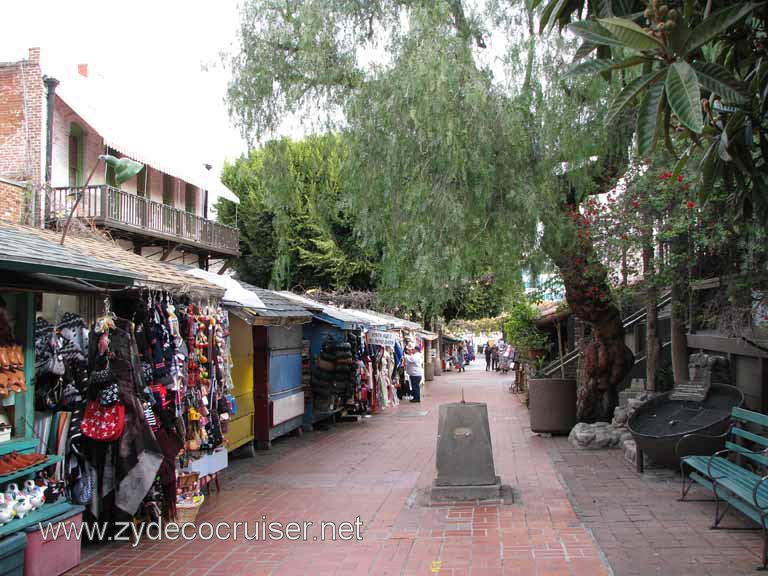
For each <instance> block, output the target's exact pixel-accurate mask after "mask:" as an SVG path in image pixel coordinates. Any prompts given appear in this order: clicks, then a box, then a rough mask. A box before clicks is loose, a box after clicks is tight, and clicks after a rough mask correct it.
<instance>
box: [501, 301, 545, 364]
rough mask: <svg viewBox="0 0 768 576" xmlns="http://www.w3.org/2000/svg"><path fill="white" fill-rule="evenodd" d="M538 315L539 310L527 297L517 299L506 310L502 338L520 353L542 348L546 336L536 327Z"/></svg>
mask: <svg viewBox="0 0 768 576" xmlns="http://www.w3.org/2000/svg"><path fill="white" fill-rule="evenodd" d="M540 317H541V314H540V313H539V311H538V310H537V309H536V307H534V306H533V305H532V304H531V303H530V302H528V300H527V299H525V298H520V299H518V300H517V301H515V302H514V303H513V304H512V305H511V306H510V308H509V310H508V311H507V318H506V320H505V321H504V339H505V340H506V341H507V342H509V343H510V344H512V346H514V347H515V349H516V350H518V352H521V353H522V354H526V353H527V352H528V351H529V350H537V349H541V348H544V346H546V344H547V336H546V334H544V333H543V332H541V331H540V330H539V329H538V328H536V321H537V320H538V319H539V318H540Z"/></svg>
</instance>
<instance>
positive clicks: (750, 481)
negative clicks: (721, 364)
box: [678, 408, 768, 569]
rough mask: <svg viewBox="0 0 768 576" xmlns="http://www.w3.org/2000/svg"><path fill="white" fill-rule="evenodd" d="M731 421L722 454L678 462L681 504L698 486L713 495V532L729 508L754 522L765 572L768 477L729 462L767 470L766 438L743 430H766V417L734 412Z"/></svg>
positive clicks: (695, 457)
mask: <svg viewBox="0 0 768 576" xmlns="http://www.w3.org/2000/svg"><path fill="white" fill-rule="evenodd" d="M731 419H732V421H733V422H732V424H731V427H730V429H729V430H728V432H727V433H726V434H725V435H724V439H725V449H724V450H720V451H718V452H716V453H715V454H713V455H711V456H683V457H682V458H681V459H680V472H681V473H682V476H683V487H682V500H685V496H686V495H687V494H688V491H689V490H690V489H691V486H693V484H694V483H697V484H700V485H702V486H704V487H706V488H708V489H709V490H710V491H711V492H712V493H713V494H714V495H715V503H716V504H715V523H714V525H713V526H712V528H718V527H720V522H721V521H722V519H723V517H724V516H725V514H726V512H728V510H729V509H730V508H735V509H736V510H738V511H739V512H741V513H742V514H744V515H745V516H748V517H749V518H751V519H752V520H754V521H755V522H757V523H758V524H759V525H760V528H761V529H762V531H763V566H762V568H763V569H765V568H766V566H767V565H768V476H761V475H759V474H757V473H755V472H753V471H752V470H750V469H748V468H746V467H744V466H742V465H740V463H737V462H734V461H733V460H732V458H735V459H737V460H739V461H740V462H741V463H743V464H746V463H747V462H749V463H752V464H753V465H755V464H756V465H757V466H758V467H765V466H768V437H764V436H761V435H759V434H755V433H754V432H751V431H750V430H747V429H746V426H747V425H750V424H752V425H757V426H761V427H765V428H768V416H766V415H765V414H760V413H759V412H751V411H749V410H744V409H743V408H734V409H733V411H732V412H731ZM689 436H691V437H693V436H695V434H691V435H686V436H684V437H683V438H682V439H681V440H680V442H679V443H678V447H679V446H680V443H682V442H683V441H684V440H685V439H686V438H687V437H689ZM678 453H679V452H678ZM687 471H688V474H687V475H686V472H687ZM721 509H722V510H721Z"/></svg>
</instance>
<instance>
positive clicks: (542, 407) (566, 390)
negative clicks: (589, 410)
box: [528, 378, 576, 434]
mask: <svg viewBox="0 0 768 576" xmlns="http://www.w3.org/2000/svg"><path fill="white" fill-rule="evenodd" d="M528 410H529V412H530V416H531V430H532V431H533V432H546V433H549V434H568V433H569V432H570V431H571V428H573V427H574V426H575V425H576V380H575V379H573V378H531V379H530V380H528Z"/></svg>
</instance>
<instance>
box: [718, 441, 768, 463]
mask: <svg viewBox="0 0 768 576" xmlns="http://www.w3.org/2000/svg"><path fill="white" fill-rule="evenodd" d="M725 447H726V448H728V450H732V451H733V452H738V453H739V454H741V455H742V456H746V457H747V458H749V459H750V460H754V461H755V462H757V463H758V464H762V465H763V466H768V457H766V456H764V455H763V454H760V453H758V452H753V451H752V450H750V449H748V448H744V446H739V445H738V444H734V443H733V442H726V443H725Z"/></svg>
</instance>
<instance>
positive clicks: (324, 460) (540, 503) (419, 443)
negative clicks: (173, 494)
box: [71, 370, 753, 576]
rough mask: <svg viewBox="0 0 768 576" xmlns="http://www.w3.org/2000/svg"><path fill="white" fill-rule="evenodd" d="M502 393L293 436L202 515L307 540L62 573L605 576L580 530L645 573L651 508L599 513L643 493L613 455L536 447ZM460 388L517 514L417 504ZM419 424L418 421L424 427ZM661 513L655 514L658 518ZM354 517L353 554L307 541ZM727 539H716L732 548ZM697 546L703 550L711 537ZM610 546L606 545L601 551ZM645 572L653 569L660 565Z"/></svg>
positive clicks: (453, 387)
mask: <svg viewBox="0 0 768 576" xmlns="http://www.w3.org/2000/svg"><path fill="white" fill-rule="evenodd" d="M507 380H508V379H505V378H502V377H500V376H497V375H495V374H492V373H491V374H488V373H486V372H485V371H482V370H479V371H477V370H470V371H468V372H466V373H464V374H452V375H450V374H449V375H445V376H442V377H439V378H437V379H436V380H435V381H434V382H432V383H430V391H429V394H428V396H427V397H426V398H425V400H424V401H423V402H422V404H421V405H411V404H403V405H401V406H400V407H395V408H390V409H388V410H386V411H384V412H382V413H381V414H377V415H375V416H373V417H371V418H366V419H363V420H362V421H361V422H358V423H344V424H338V425H337V426H335V427H332V428H331V429H330V430H326V431H315V432H311V433H306V434H304V435H303V436H302V437H289V438H286V439H284V440H281V441H278V442H276V443H275V447H274V448H273V450H272V451H271V452H270V453H267V454H264V453H257V455H256V456H255V457H254V458H246V459H240V460H233V461H231V462H230V468H229V469H228V471H227V473H226V476H225V478H224V481H223V483H222V488H223V490H222V492H221V493H220V494H215V493H214V494H213V495H212V496H211V497H210V498H209V499H208V501H207V502H206V504H205V506H204V508H203V510H202V511H201V513H200V515H199V516H198V523H200V522H211V523H216V522H230V523H233V522H242V521H251V522H254V521H257V520H260V519H261V518H262V517H266V519H267V521H276V522H282V523H287V522H291V521H298V522H313V526H312V529H311V531H310V532H309V536H310V537H309V539H308V541H288V540H282V541H267V542H264V541H246V540H244V539H242V538H241V539H239V540H236V541H235V540H232V539H230V540H226V541H217V540H215V539H212V540H209V541H204V540H201V539H196V540H194V541H191V542H182V541H177V542H168V541H163V542H146V541H145V542H142V543H141V544H140V545H139V546H138V547H136V548H132V547H130V546H128V545H114V544H113V545H105V546H102V547H100V548H99V549H97V550H95V551H90V552H89V553H88V554H87V556H86V558H85V560H84V561H83V563H81V565H80V566H79V567H78V569H76V570H75V571H72V572H71V573H72V574H94V575H95V574H104V575H106V574H113V575H119V574H130V575H132V576H139V575H141V576H149V575H158V576H159V575H162V576H172V575H182V574H183V575H186V574H190V575H192V574H194V575H200V576H203V575H210V576H216V575H221V576H225V575H226V576H232V575H235V574H247V575H261V574H270V575H318V576H321V575H339V576H352V575H363V574H366V575H373V576H385V575H390V574H392V575H394V574H397V575H433V574H439V575H441V576H470V575H471V576H479V575H494V576H496V575H512V574H519V575H540V576H544V575H560V574H562V575H585V576H587V575H589V576H593V575H594V576H599V575H602V574H609V573H610V572H609V568H608V567H607V565H606V564H605V563H604V561H603V560H602V559H601V558H602V556H601V553H600V552H599V550H598V547H597V545H596V543H595V540H594V538H593V536H592V535H591V533H590V530H589V528H592V529H594V531H595V534H596V535H597V536H598V538H599V539H601V542H602V537H603V535H605V536H606V537H608V536H610V537H613V538H615V540H614V541H615V542H617V543H622V546H624V544H623V543H624V542H626V543H627V545H626V546H625V547H623V548H619V547H618V544H617V546H614V547H613V548H611V546H610V545H608V546H604V547H605V549H606V553H607V554H608V556H609V558H611V560H612V561H613V562H614V563H615V567H616V573H617V574H624V573H626V574H630V573H634V572H629V571H627V572H623V571H622V569H623V568H624V567H625V565H626V567H631V566H636V565H639V566H643V565H644V564H642V563H640V564H632V563H631V562H630V558H624V557H623V555H624V554H627V552H625V550H630V549H631V548H630V546H629V543H630V542H634V543H635V544H642V545H641V546H638V547H637V548H636V550H637V553H636V554H634V553H633V558H634V557H638V558H639V557H640V556H642V555H645V557H646V558H647V560H648V561H649V562H653V561H654V560H653V558H654V557H653V556H651V554H653V552H650V551H649V550H650V547H651V546H653V545H654V544H655V543H656V539H655V538H654V537H652V536H653V530H654V529H655V528H657V526H656V524H654V525H649V526H648V527H647V528H648V529H647V530H646V531H645V532H642V531H641V528H645V527H644V526H642V525H641V523H642V522H644V521H646V520H645V519H646V518H647V517H649V516H652V514H653V510H655V508H653V505H652V503H651V498H650V496H649V497H647V498H646V499H645V500H644V502H645V504H638V506H637V508H636V509H632V508H626V507H622V506H619V505H610V506H609V505H608V504H607V503H609V502H611V500H610V499H611V498H613V494H614V492H615V491H617V490H619V491H621V492H622V493H626V492H627V491H629V490H646V483H645V482H643V481H641V480H638V479H637V478H636V476H633V475H634V472H632V471H631V470H630V469H629V468H627V467H626V466H624V465H623V464H622V463H621V462H620V461H616V460H615V459H611V458H612V457H613V456H604V455H587V456H582V455H581V454H577V453H575V452H572V451H569V450H568V445H567V443H565V442H564V441H561V440H560V439H546V438H539V437H537V436H536V435H533V434H531V432H530V429H529V426H528V412H527V410H526V409H525V408H524V407H522V406H521V405H520V402H519V400H518V398H517V397H516V396H514V395H512V394H510V393H509V392H508V391H507V390H506V388H505V383H506V381H507ZM462 388H463V391H464V395H465V398H466V400H467V401H483V402H486V403H487V404H488V410H489V415H490V419H491V431H492V439H493V448H494V456H495V464H496V472H497V474H499V475H500V476H501V478H502V481H503V482H505V483H507V484H510V485H511V486H512V488H513V489H514V492H515V495H516V500H515V503H513V504H503V503H500V502H496V503H486V504H485V505H477V506H473V505H452V506H438V507H430V506H426V505H424V499H423V491H424V490H425V489H426V488H428V487H429V485H430V484H431V482H432V480H433V478H434V470H435V443H436V433H437V408H438V406H439V405H440V404H442V403H445V402H453V401H458V400H460V398H461V393H462V392H461V390H462ZM419 411H422V412H423V411H426V412H427V413H426V414H425V415H422V414H420V413H419ZM580 458H586V460H580ZM553 459H554V460H555V464H553ZM601 466H604V467H605V470H601V469H600V467H601ZM558 472H559V473H560V474H561V475H562V477H564V478H565V479H566V480H567V481H568V483H569V485H571V484H573V485H572V486H571V489H572V491H573V497H574V499H575V500H574V501H575V502H576V503H577V507H578V508H579V512H580V514H581V516H580V515H577V513H576V512H574V508H573V506H572V505H571V502H570V501H569V497H568V492H567V490H566V489H565V487H564V486H563V484H562V483H561V481H560V479H559V476H558ZM590 475H591V476H590ZM617 475H619V480H617V478H616V476H617ZM595 481H597V482H598V484H597V485H596V487H592V485H591V484H590V482H595ZM594 490H597V491H598V492H599V494H601V498H603V499H604V501H603V500H601V501H600V502H605V505H603V504H601V505H599V506H593V507H592V508H589V506H587V505H586V503H585V500H584V498H586V496H585V494H589V493H593V492H594ZM669 494H671V492H669ZM654 495H655V497H658V498H665V499H666V500H668V501H669V503H670V504H669V505H670V506H672V505H673V503H674V496H673V495H672V496H669V495H668V493H667V491H666V489H665V490H663V491H657V492H654ZM593 504H594V503H593ZM666 506H667V504H665V503H662V504H659V509H660V510H663V509H665V507H666ZM694 506H695V505H694ZM649 510H650V512H649ZM685 510H689V508H686V509H685ZM691 510H693V509H691ZM620 511H621V513H622V514H625V515H626V520H625V521H626V522H627V524H628V525H627V526H626V527H621V526H616V527H614V526H613V525H612V524H611V523H612V522H614V517H613V516H611V514H614V513H615V514H616V515H618V514H619V512H620ZM630 512H632V514H630ZM635 512H636V514H635ZM590 513H591V514H592V515H591V516H590ZM596 513H599V514H600V516H599V521H598V520H596V519H595V518H596V517H595V516H594V514H596ZM604 513H605V517H604V516H603V514H604ZM357 516H359V517H360V518H361V520H362V522H363V539H362V541H349V542H341V541H336V542H329V541H324V542H321V541H313V538H312V537H313V536H319V530H318V527H319V525H320V522H322V521H337V522H343V521H348V522H352V521H354V520H355V518H356V517H357ZM673 516H675V518H672V517H669V516H668V517H667V519H666V520H661V519H658V518H657V519H656V520H653V522H656V523H657V524H659V525H662V526H663V522H669V523H671V524H670V525H669V528H670V529H671V528H674V522H675V521H676V520H677V521H679V519H680V516H679V513H676V514H675V515H673ZM622 518H624V517H622ZM654 518H655V517H654ZM702 518H703V515H702ZM648 521H651V520H648ZM618 522H619V520H618V519H616V524H618ZM614 528H616V529H622V528H624V529H626V530H630V529H632V530H637V534H638V535H639V536H638V539H637V540H636V541H635V540H633V539H631V538H629V537H627V538H626V540H625V539H624V536H623V535H622V534H623V533H622V532H619V533H617V534H612V531H613V530H614ZM677 533H679V532H677ZM633 534H634V532H633ZM644 534H647V535H644ZM697 534H698V533H697ZM723 534H724V535H723V536H718V538H725V537H731V536H728V535H727V534H725V533H723ZM701 535H702V536H703V535H706V536H708V537H712V534H711V533H706V534H701ZM641 537H642V539H641ZM745 537H747V536H745ZM748 537H750V538H752V536H748ZM691 539H693V535H692V534H691ZM697 542H698V545H700V541H697ZM606 544H610V542H609V541H608V540H606ZM669 550H670V549H664V550H663V551H662V554H663V556H664V557H665V558H666V557H667V555H668V554H670V555H671V556H675V554H674V553H670V552H669ZM732 550H736V549H735V548H733V549H732ZM707 552H708V554H709V556H708V557H713V556H714V555H715V554H716V552H717V550H716V549H714V547H712V548H707ZM734 553H735V552H734ZM740 558H741V557H740ZM673 560H674V562H677V560H676V559H675V558H672V559H671V560H670V562H672V561H673ZM750 560H751V559H750ZM624 561H626V562H624ZM622 562H624V563H622ZM752 563H753V562H752ZM648 565H649V566H650V565H652V566H653V567H654V570H655V567H656V566H657V564H656V563H653V564H648ZM670 565H671V564H670ZM750 565H751V564H750ZM641 573H642V572H641ZM647 573H649V574H655V573H656V572H655V571H652V572H647ZM697 573H704V572H703V571H699V572H697Z"/></svg>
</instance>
